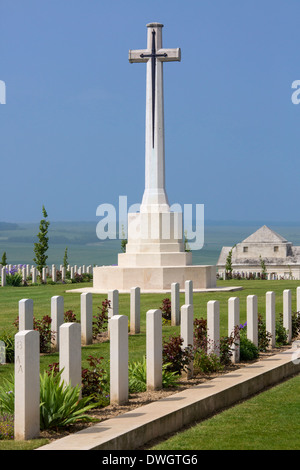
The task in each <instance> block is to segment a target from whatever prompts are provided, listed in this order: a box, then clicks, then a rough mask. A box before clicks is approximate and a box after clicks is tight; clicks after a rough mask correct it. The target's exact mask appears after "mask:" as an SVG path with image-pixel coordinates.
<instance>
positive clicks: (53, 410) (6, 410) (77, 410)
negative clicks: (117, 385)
mask: <svg viewBox="0 0 300 470" xmlns="http://www.w3.org/2000/svg"><path fill="white" fill-rule="evenodd" d="M61 373H62V371H60V372H58V373H55V374H54V372H52V373H50V374H48V373H47V372H46V371H45V372H44V373H43V374H41V375H40V403H41V404H40V427H41V429H50V428H58V427H65V426H68V425H70V424H73V423H75V422H77V421H94V419H93V418H92V417H90V416H88V415H87V414H86V412H87V411H88V410H90V409H91V408H94V407H95V404H91V403H90V402H91V398H90V397H86V398H80V387H79V386H76V387H72V386H71V385H66V384H65V383H64V382H62V381H61ZM14 399H15V393H14V378H13V376H11V377H10V378H9V379H3V381H2V384H1V386H0V415H4V414H10V415H13V414H14Z"/></svg>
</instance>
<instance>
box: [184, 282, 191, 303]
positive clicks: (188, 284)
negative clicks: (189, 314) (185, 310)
mask: <svg viewBox="0 0 300 470" xmlns="http://www.w3.org/2000/svg"><path fill="white" fill-rule="evenodd" d="M184 302H185V305H193V281H185V300H184Z"/></svg>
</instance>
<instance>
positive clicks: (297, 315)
mask: <svg viewBox="0 0 300 470" xmlns="http://www.w3.org/2000/svg"><path fill="white" fill-rule="evenodd" d="M299 334H300V312H293V313H292V338H293V339H294V338H298V336H299Z"/></svg>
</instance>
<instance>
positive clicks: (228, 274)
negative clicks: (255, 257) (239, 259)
mask: <svg viewBox="0 0 300 470" xmlns="http://www.w3.org/2000/svg"><path fill="white" fill-rule="evenodd" d="M235 246H236V245H234V246H233V247H232V248H231V250H230V251H229V253H228V256H227V258H226V264H225V279H231V278H232V251H233V249H234V248H235Z"/></svg>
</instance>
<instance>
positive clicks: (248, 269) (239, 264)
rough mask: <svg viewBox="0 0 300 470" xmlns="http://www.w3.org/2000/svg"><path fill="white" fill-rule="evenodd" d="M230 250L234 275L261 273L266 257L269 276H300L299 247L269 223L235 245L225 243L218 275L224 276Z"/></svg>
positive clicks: (218, 264)
mask: <svg viewBox="0 0 300 470" xmlns="http://www.w3.org/2000/svg"><path fill="white" fill-rule="evenodd" d="M231 249H232V274H233V275H234V274H235V275H238V274H239V275H240V276H241V277H242V278H243V277H246V278H247V277H252V276H253V277H257V276H260V275H261V273H262V266H261V260H263V262H264V264H265V267H266V274H267V279H300V246H293V244H292V243H291V242H288V241H287V240H286V239H285V238H283V237H282V236H281V235H279V234H278V233H276V232H274V231H273V230H271V229H270V228H269V227H267V226H266V225H264V226H263V227H261V228H260V229H258V230H257V231H256V232H254V233H253V234H252V235H250V236H249V237H248V238H245V240H243V241H242V242H240V243H237V244H236V245H235V246H234V247H231V246H223V248H222V250H221V253H220V256H219V260H218V263H217V269H218V274H219V277H220V278H223V279H224V276H225V266H226V259H227V257H228V254H229V252H230V250H231Z"/></svg>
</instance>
